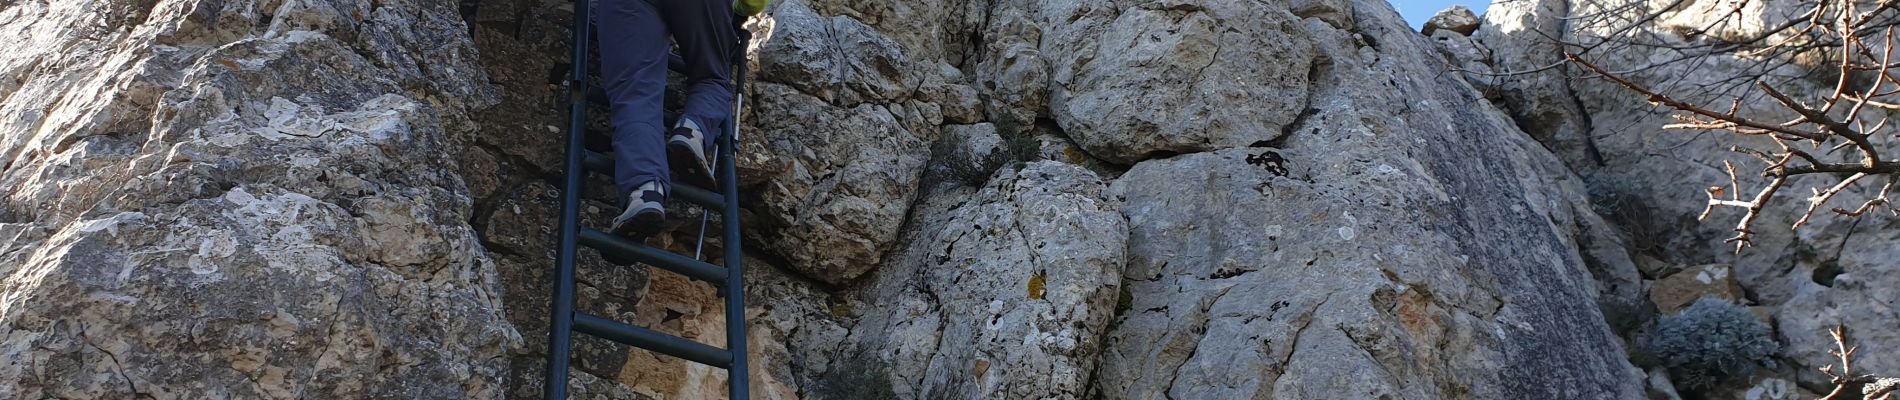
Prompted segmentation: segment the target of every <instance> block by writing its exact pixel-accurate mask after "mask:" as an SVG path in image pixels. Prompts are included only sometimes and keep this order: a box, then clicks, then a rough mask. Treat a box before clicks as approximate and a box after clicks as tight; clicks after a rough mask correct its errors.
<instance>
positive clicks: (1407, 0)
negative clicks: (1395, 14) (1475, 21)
mask: <svg viewBox="0 0 1900 400" xmlns="http://www.w3.org/2000/svg"><path fill="white" fill-rule="evenodd" d="M1388 1H1391V2H1392V7H1393V8H1397V9H1399V15H1403V16H1405V22H1406V23H1409V24H1411V25H1412V29H1418V27H1420V26H1424V25H1425V20H1427V19H1431V18H1432V14H1435V13H1438V10H1443V9H1445V8H1446V7H1451V6H1453V5H1457V4H1463V5H1465V7H1471V12H1474V13H1478V14H1479V15H1484V7H1485V6H1488V5H1491V1H1490V0H1388Z"/></svg>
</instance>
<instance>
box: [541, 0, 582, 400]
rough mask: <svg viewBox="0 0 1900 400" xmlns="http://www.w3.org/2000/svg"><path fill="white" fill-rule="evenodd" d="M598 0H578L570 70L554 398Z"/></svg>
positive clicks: (554, 307) (568, 341)
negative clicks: (591, 38) (589, 55)
mask: <svg viewBox="0 0 1900 400" xmlns="http://www.w3.org/2000/svg"><path fill="white" fill-rule="evenodd" d="M592 11H593V2H592V1H591V0H574V21H573V24H574V26H573V30H574V43H573V55H572V58H571V59H570V61H572V62H571V63H569V66H570V67H571V68H573V70H572V71H570V72H569V73H568V78H569V81H568V99H567V102H568V117H569V120H568V127H567V159H566V161H565V163H564V164H565V165H564V166H563V169H565V170H566V171H567V175H566V177H565V181H564V182H563V183H562V188H561V238H560V248H559V249H558V250H557V251H558V255H557V256H556V257H555V262H554V264H555V267H554V277H553V278H554V279H553V281H554V294H553V295H552V296H550V297H551V299H550V303H552V304H550V305H549V306H548V312H549V314H550V315H549V317H548V325H549V326H548V335H549V339H548V373H547V382H546V386H547V387H546V388H544V389H546V392H547V398H548V399H549V400H564V399H566V398H567V382H568V362H569V361H570V356H569V353H568V352H569V351H570V350H571V349H572V344H573V343H572V341H573V336H574V265H575V257H576V256H577V253H578V249H577V247H578V246H579V240H580V237H579V236H580V202H581V196H580V191H581V155H582V151H584V149H583V143H582V139H583V138H582V136H583V135H584V134H585V133H586V129H587V125H586V124H587V96H586V95H587V64H588V59H587V43H588V36H589V34H590V33H592V32H590V29H589V28H590V25H591V22H592V20H593V15H592V14H593V13H592Z"/></svg>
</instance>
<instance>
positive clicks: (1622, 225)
mask: <svg viewBox="0 0 1900 400" xmlns="http://www.w3.org/2000/svg"><path fill="white" fill-rule="evenodd" d="M1811 7H1812V4H1811V3H1803V2H1797V1H1766V2H1749V3H1747V4H1739V5H1738V4H1734V3H1731V2H1720V1H1688V2H1675V3H1672V2H1649V1H1606V2H1591V1H1575V0H1539V1H1519V2H1501V3H1499V4H1498V5H1496V6H1494V7H1492V8H1491V9H1490V10H1489V11H1488V12H1487V13H1486V15H1485V18H1484V19H1485V22H1484V24H1483V26H1482V28H1480V29H1478V30H1477V31H1476V32H1475V33H1473V34H1472V35H1471V36H1470V37H1464V36H1463V35H1459V34H1455V33H1450V34H1447V33H1440V34H1437V35H1434V39H1437V40H1438V42H1439V43H1441V44H1443V45H1441V48H1442V49H1446V50H1447V51H1446V52H1447V53H1448V54H1462V56H1456V55H1455V56H1453V57H1452V58H1453V59H1454V62H1455V63H1460V64H1461V65H1462V66H1464V68H1463V69H1464V70H1466V71H1468V73H1467V78H1468V80H1469V81H1470V82H1473V83H1474V84H1476V85H1477V86H1478V87H1479V88H1480V90H1481V91H1483V92H1485V93H1487V96H1489V97H1491V98H1492V99H1493V101H1494V103H1496V104H1497V105H1499V107H1500V108H1502V109H1504V110H1506V111H1507V113H1509V114H1511V115H1512V117H1513V119H1514V120H1515V121H1516V122H1517V125H1518V126H1519V127H1521V128H1523V129H1524V131H1525V132H1526V133H1528V134H1530V135H1532V136H1533V137H1536V138H1538V140H1539V141H1541V142H1542V143H1544V145H1545V146H1546V147H1547V148H1549V149H1550V150H1551V151H1552V152H1554V153H1556V154H1558V155H1559V157H1560V158H1561V159H1563V160H1565V162H1566V164H1567V165H1568V166H1569V167H1570V168H1571V169H1572V170H1574V171H1576V172H1577V173H1578V174H1579V175H1580V176H1581V177H1582V178H1583V179H1584V181H1585V182H1586V183H1585V184H1586V186H1588V188H1589V191H1590V194H1591V197H1592V200H1593V203H1594V206H1595V207H1596V209H1597V210H1599V211H1601V212H1602V213H1603V216H1604V217H1606V218H1608V219H1610V220H1612V221H1614V222H1616V223H1617V225H1618V232H1616V233H1615V234H1616V235H1617V236H1621V237H1623V238H1625V240H1626V243H1630V244H1631V247H1630V250H1631V253H1632V254H1634V255H1635V257H1637V259H1638V260H1639V265H1640V266H1641V268H1639V269H1640V270H1641V272H1642V277H1641V279H1642V283H1641V285H1642V286H1644V287H1645V288H1646V289H1645V290H1649V291H1651V293H1653V294H1660V295H1659V296H1652V297H1656V298H1655V299H1654V300H1655V301H1654V303H1656V304H1655V305H1656V306H1659V307H1662V309H1663V310H1664V311H1669V310H1671V307H1670V304H1667V303H1671V300H1680V299H1679V297H1681V296H1682V294H1683V293H1667V292H1675V291H1678V290H1686V291H1687V293H1693V295H1715V296H1718V297H1724V298H1727V299H1731V300H1732V301H1734V302H1736V303H1739V304H1743V305H1749V306H1753V307H1754V309H1755V311H1756V312H1757V313H1758V314H1760V315H1762V316H1763V317H1764V318H1763V319H1764V320H1765V321H1766V322H1769V323H1771V324H1772V325H1773V326H1774V328H1775V338H1774V339H1775V340H1776V341H1778V342H1780V343H1781V345H1782V349H1781V351H1780V352H1779V353H1778V354H1777V357H1778V359H1779V360H1781V361H1783V362H1781V363H1780V365H1779V368H1777V369H1776V370H1774V371H1772V372H1769V373H1764V374H1761V376H1757V377H1755V379H1750V380H1747V381H1746V382H1743V386H1744V387H1746V386H1749V385H1754V387H1753V389H1755V391H1754V392H1750V393H1769V394H1766V395H1763V396H1766V397H1757V398H1783V397H1777V395H1775V394H1774V393H1782V394H1785V395H1787V396H1789V397H1786V398H1797V397H1808V398H1814V397H1819V396H1813V395H1812V394H1811V393H1810V394H1808V395H1801V394H1799V392H1798V391H1797V390H1799V391H1807V392H1812V393H1827V392H1828V391H1829V390H1831V389H1832V387H1833V385H1832V384H1831V383H1829V382H1828V377H1827V376H1825V375H1822V374H1821V373H1820V372H1818V369H1819V368H1820V367H1823V366H1827V365H1830V364H1833V363H1836V362H1838V359H1836V358H1834V356H1832V355H1829V353H1828V351H1829V350H1830V349H1834V346H1835V344H1834V342H1833V341H1832V340H1831V339H1830V338H1829V337H1828V335H1827V333H1826V332H1825V330H1826V329H1828V328H1832V327H1834V326H1836V325H1837V324H1843V323H1844V324H1847V325H1848V326H1849V329H1850V330H1851V331H1853V334H1852V336H1853V337H1854V339H1855V341H1856V343H1855V344H1858V345H1860V346H1861V348H1862V349H1864V351H1863V354H1874V353H1868V352H1870V351H1871V352H1877V353H1880V355H1878V356H1863V357H1861V358H1860V359H1859V360H1857V362H1856V365H1855V367H1856V369H1857V370H1861V371H1869V372H1885V371H1895V370H1900V358H1897V357H1892V356H1887V354H1896V350H1895V349H1900V336H1897V335H1896V334H1895V333H1894V331H1893V330H1892V329H1890V327H1892V326H1894V325H1895V324H1897V323H1900V315H1897V314H1895V313H1894V312H1893V304H1895V302H1896V301H1900V291H1897V290H1896V288H1900V281H1896V280H1895V279H1896V276H1900V275H1897V274H1896V273H1895V272H1896V271H1895V268H1897V267H1900V264H1896V263H1895V260H1900V253H1896V249H1900V247H1896V246H1895V243H1896V241H1900V230H1897V229H1895V228H1900V218H1894V217H1892V216H1891V215H1887V214H1882V215H1872V214H1869V215H1868V216H1867V217H1865V218H1860V219H1855V218H1843V217H1838V216H1832V215H1817V216H1816V217H1815V218H1814V219H1813V220H1812V222H1811V223H1810V224H1809V225H1807V226H1804V227H1802V228H1801V230H1800V231H1799V232H1798V233H1797V232H1795V231H1792V230H1790V229H1788V228H1789V226H1790V225H1791V224H1792V223H1793V221H1795V220H1797V219H1799V218H1800V217H1801V215H1802V213H1803V212H1804V211H1805V210H1806V201H1804V200H1805V198H1806V197H1807V195H1808V194H1809V193H1808V192H1807V189H1806V187H1809V186H1815V185H1832V184H1833V183H1834V182H1835V180H1834V179H1836V178H1829V177H1807V178H1804V179H1802V180H1798V181H1794V182H1792V183H1791V184H1790V187H1793V188H1798V189H1794V190H1798V191H1799V192H1791V193H1792V194H1788V195H1786V196H1783V197H1782V198H1781V199H1779V200H1777V201H1775V202H1772V203H1770V204H1769V206H1768V207H1767V208H1766V210H1765V211H1764V212H1763V213H1762V216H1761V217H1760V221H1763V222H1760V223H1758V224H1757V227H1756V229H1755V232H1756V238H1755V240H1754V242H1755V247H1751V248H1749V249H1747V250H1746V251H1742V252H1740V253H1736V252H1735V248H1734V245H1733V244H1732V243H1726V242H1725V241H1724V240H1725V239H1727V238H1729V237H1731V236H1733V234H1734V228H1735V225H1734V224H1735V222H1734V221H1735V220H1736V219H1738V218H1740V217H1741V212H1739V211H1735V210H1721V209H1718V210H1717V211H1716V212H1715V213H1714V214H1713V215H1712V216H1711V217H1710V219H1709V220H1708V221H1706V222H1698V221H1697V217H1698V216H1699V215H1700V214H1701V213H1702V212H1703V206H1704V204H1705V203H1706V197H1705V196H1706V195H1704V194H1703V190H1704V188H1707V187H1711V186H1724V185H1727V182H1728V180H1729V175H1728V174H1727V172H1725V170H1724V162H1732V163H1734V165H1736V168H1738V169H1739V168H1744V166H1751V167H1747V168H1755V167H1752V166H1755V165H1758V164H1755V163H1754V161H1753V159H1752V158H1749V157H1748V156H1746V155H1742V154H1739V153H1736V152H1734V151H1731V150H1730V147H1731V146H1736V145H1741V146H1752V147H1764V148H1765V147H1772V146H1773V145H1772V143H1769V142H1766V141H1763V140H1760V138H1745V137H1737V136H1735V135H1728V134H1723V133H1720V132H1697V131H1681V130H1663V129H1661V127H1662V126H1663V125H1665V124H1669V123H1673V122H1675V120H1674V119H1673V118H1672V117H1671V116H1670V115H1671V114H1673V113H1672V112H1671V110H1669V109H1667V108H1666V107H1661V106H1656V105H1652V104H1650V103H1648V102H1646V101H1644V99H1643V98H1641V97H1640V96H1639V95H1636V94H1634V93H1633V92H1631V91H1629V90H1627V89H1626V88H1623V87H1621V86H1619V85H1616V84H1614V83H1610V82H1607V81H1604V80H1601V79H1590V78H1591V77H1590V76H1589V73H1588V72H1587V71H1583V70H1581V69H1579V68H1576V67H1574V66H1572V67H1560V68H1545V67H1547V66H1550V65H1553V63H1557V62H1559V61H1561V59H1562V53H1561V52H1560V51H1559V46H1560V45H1559V44H1557V43H1555V42H1554V41H1553V40H1562V41H1565V42H1570V43H1577V44H1580V45H1588V44H1594V43H1606V44H1605V45H1600V46H1593V47H1592V48H1591V49H1590V50H1588V53H1587V54H1586V58H1588V59H1589V60H1591V61H1592V62H1594V63H1597V64H1599V65H1602V66H1604V67H1605V68H1606V69H1609V70H1612V71H1626V77H1627V78H1629V79H1631V80H1634V81H1636V82H1637V83H1639V84H1641V85H1645V86H1649V87H1653V88H1657V89H1658V90H1666V91H1669V92H1670V93H1672V94H1675V95H1678V96H1683V98H1684V99H1686V100H1688V101H1694V102H1697V103H1700V104H1712V105H1716V107H1717V108H1724V107H1726V106H1727V105H1728V104H1731V102H1732V101H1736V99H1737V98H1739V102H1738V103H1734V104H1736V105H1737V106H1738V107H1739V108H1738V111H1739V112H1741V113H1744V114H1746V115H1757V116H1764V118H1770V119H1774V118H1783V117H1789V116H1791V115H1792V113H1790V112H1789V111H1787V110H1786V109H1785V108H1781V107H1780V106H1779V105H1777V104H1776V103H1775V102H1774V101H1773V100H1772V99H1769V98H1766V97H1765V96H1764V95H1763V94H1762V93H1761V92H1760V91H1759V90H1756V89H1755V88H1754V87H1753V85H1754V81H1756V80H1758V79H1759V80H1762V81H1765V82H1771V83H1773V84H1775V85H1777V86H1779V87H1782V88H1785V89H1784V90H1786V91H1789V92H1790V93H1795V94H1796V95H1797V96H1803V97H1804V98H1808V97H1809V96H1814V95H1818V94H1820V93H1831V91H1832V86H1833V85H1834V77H1836V76H1838V75H1828V74H1829V72H1828V71H1826V70H1827V68H1816V67H1815V63H1814V61H1812V60H1802V59H1799V58H1787V57H1769V58H1764V57H1759V56H1756V55H1751V54H1749V53H1748V52H1720V51H1717V52H1711V51H1709V50H1708V49H1709V47H1708V46H1707V45H1708V44H1709V43H1712V42H1713V41H1718V40H1724V39H1720V38H1732V37H1753V36H1756V35H1762V34H1763V33H1764V32H1768V31H1770V30H1772V29H1774V28H1776V27H1779V26H1781V25H1782V24H1783V23H1784V22H1785V21H1788V20H1790V19H1798V18H1800V16H1801V15H1802V14H1803V13H1804V12H1806V11H1807V10H1809V9H1811ZM1650 15H1655V16H1656V17H1654V18H1649V19H1645V17H1647V16H1650ZM1636 21H1642V22H1641V23H1634V22H1636ZM1630 38H1638V39H1630ZM1631 43H1644V44H1643V45H1634V44H1631ZM1569 50H1570V51H1573V52H1575V51H1583V50H1581V48H1580V47H1570V48H1569ZM1497 74H1506V75H1497ZM1885 116H1886V114H1885V112H1884V111H1883V112H1882V113H1880V115H1876V116H1872V117H1868V118H1870V119H1871V120H1874V121H1877V120H1879V119H1881V118H1884V117H1885ZM1744 175H1747V174H1746V173H1744ZM1743 178H1744V180H1743V182H1742V183H1743V184H1744V187H1745V188H1746V187H1760V185H1761V184H1762V181H1761V180H1757V179H1754V177H1751V176H1743ZM1876 188H1877V186H1876V187H1867V188H1853V189H1851V190H1849V191H1848V194H1846V195H1844V196H1853V198H1856V199H1860V198H1865V197H1866V196H1867V195H1870V194H1871V192H1872V191H1873V190H1874V189H1876ZM1745 190H1753V189H1745ZM1844 198H1845V197H1844ZM1858 201H1859V200H1846V202H1856V203H1855V204H1857V202H1858ZM1850 208H1851V207H1850ZM1823 214H1831V213H1825V212H1824V213H1823ZM1704 270H1708V271H1722V272H1721V273H1718V274H1715V275H1713V276H1714V277H1715V278H1716V279H1717V280H1718V282H1716V283H1715V284H1714V285H1708V284H1706V283H1702V284H1691V285H1689V286H1683V285H1680V284H1679V283H1682V282H1685V281H1693V279H1688V277H1690V276H1696V275H1698V271H1704ZM1678 271H1687V272H1689V273H1687V274H1683V273H1680V272H1678ZM1729 271H1732V272H1733V273H1732V274H1730V273H1729ZM1724 281H1725V282H1724ZM1704 285H1708V286H1704ZM1724 285H1727V286H1726V288H1723V287H1724ZM1659 288H1660V289H1659ZM1714 288H1723V289H1714ZM1671 297H1677V298H1676V299H1671ZM1636 305H1637V307H1636V308H1643V307H1642V304H1641V302H1638V303H1636ZM1790 383H1794V384H1797V385H1790ZM1790 386H1798V387H1790ZM1737 392H1740V390H1737Z"/></svg>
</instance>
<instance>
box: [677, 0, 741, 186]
mask: <svg viewBox="0 0 1900 400" xmlns="http://www.w3.org/2000/svg"><path fill="white" fill-rule="evenodd" d="M660 8H661V10H660V13H661V15H662V16H663V17H664V18H666V21H667V28H668V31H669V32H671V33H672V34H673V40H674V41H676V42H679V47H680V56H681V57H682V58H684V59H685V61H686V71H683V72H685V73H686V84H687V85H688V86H687V89H686V107H685V110H682V111H684V112H683V113H682V115H681V118H680V123H679V125H680V126H682V127H686V128H692V129H697V130H698V132H691V131H686V130H682V129H678V128H675V129H674V130H673V133H672V134H671V135H670V136H671V137H670V138H668V147H669V153H670V154H671V155H672V156H673V157H674V163H684V164H690V165H673V168H675V169H679V170H681V171H683V172H685V173H686V175H684V176H683V177H687V178H691V179H692V180H694V181H698V182H696V183H700V184H711V177H712V171H711V168H710V166H709V165H706V163H705V159H706V152H705V150H707V149H709V148H710V147H711V146H710V144H711V143H712V141H713V140H714V139H715V138H717V136H718V135H719V134H721V133H723V132H725V129H724V128H725V127H726V126H727V124H728V123H730V121H731V119H732V86H731V85H732V67H731V59H732V57H731V55H732V51H733V48H734V46H736V45H737V43H736V42H737V41H738V38H737V37H738V36H737V35H738V34H737V33H736V32H734V31H733V30H732V18H733V15H732V4H731V1H730V0H671V1H667V2H665V3H664V5H662V6H661V7H660ZM695 133H697V134H695ZM694 142H697V143H694ZM688 143H690V144H691V145H688ZM694 150H698V151H694ZM687 161H690V162H687Z"/></svg>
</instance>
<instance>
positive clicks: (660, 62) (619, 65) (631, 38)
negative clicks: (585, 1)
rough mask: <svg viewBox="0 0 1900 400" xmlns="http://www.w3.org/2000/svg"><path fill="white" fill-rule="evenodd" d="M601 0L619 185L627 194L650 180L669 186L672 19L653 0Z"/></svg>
mask: <svg viewBox="0 0 1900 400" xmlns="http://www.w3.org/2000/svg"><path fill="white" fill-rule="evenodd" d="M598 1H599V5H598V6H597V7H596V8H597V10H598V11H599V18H598V19H596V25H597V26H598V27H599V28H600V67H601V68H600V70H601V79H602V80H603V81H605V82H604V83H605V86H606V87H605V89H606V91H607V97H608V98H609V99H611V100H612V102H613V124H614V132H613V147H614V154H613V156H614V186H615V188H616V189H619V192H618V193H620V195H622V196H626V195H628V194H629V193H632V192H633V191H634V189H636V188H638V187H639V186H640V185H643V184H646V183H648V182H659V183H660V186H661V187H662V188H665V187H666V186H668V185H670V184H671V179H670V175H669V174H668V172H667V169H666V153H665V151H666V150H665V149H666V137H665V132H666V130H665V129H664V128H663V127H662V125H663V124H665V122H663V119H664V118H665V116H664V113H665V111H666V110H665V108H664V107H665V104H664V100H665V93H666V59H667V54H668V53H669V49H670V48H671V47H672V46H671V43H670V42H668V41H667V40H666V24H665V22H664V21H663V20H662V19H661V18H660V14H659V10H658V8H657V7H654V5H653V3H650V2H648V0H598ZM635 200H638V199H635Z"/></svg>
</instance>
